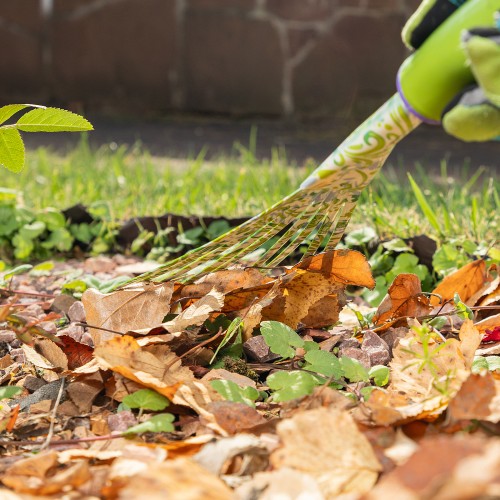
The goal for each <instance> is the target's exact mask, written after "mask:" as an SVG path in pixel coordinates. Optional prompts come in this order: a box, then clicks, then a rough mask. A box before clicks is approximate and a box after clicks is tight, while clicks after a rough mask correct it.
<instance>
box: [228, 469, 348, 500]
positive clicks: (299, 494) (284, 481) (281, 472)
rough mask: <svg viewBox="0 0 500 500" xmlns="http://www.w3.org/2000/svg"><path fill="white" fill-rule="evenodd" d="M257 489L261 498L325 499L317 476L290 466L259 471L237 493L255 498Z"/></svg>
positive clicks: (260, 499)
mask: <svg viewBox="0 0 500 500" xmlns="http://www.w3.org/2000/svg"><path fill="white" fill-rule="evenodd" d="M257 491H258V492H259V493H258V495H259V497H258V498H259V500H276V499H283V500H285V499H286V500H288V499H298V500H299V499H307V500H325V496H324V495H323V493H322V492H321V489H320V487H319V486H318V481H317V480H316V478H314V477H313V476H312V475H311V474H305V473H304V472H299V471H297V470H295V469H291V468H290V467H282V468H281V469H278V470H274V471H272V472H258V473H257V474H254V475H253V476H252V478H251V479H250V480H249V481H246V482H244V483H243V484H242V485H241V486H240V487H239V488H237V489H236V491H235V493H236V497H237V498H239V499H251V498H255V492H257ZM354 498H357V497H354Z"/></svg>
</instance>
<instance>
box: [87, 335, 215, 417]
mask: <svg viewBox="0 0 500 500" xmlns="http://www.w3.org/2000/svg"><path fill="white" fill-rule="evenodd" d="M94 356H95V358H96V359H97V361H98V362H99V365H100V366H101V367H102V368H103V369H109V370H112V371H114V372H117V373H119V374H121V375H123V376H124V377H125V378H127V379H130V380H133V381H134V382H137V383H138V384H141V385H143V386H146V387H149V388H151V389H154V390H155V391H157V392H159V393H160V394H163V395H164V396H166V397H167V398H169V399H170V400H172V401H173V402H174V403H176V404H181V405H187V406H190V407H191V408H193V409H194V410H195V411H197V412H198V413H200V414H203V415H205V414H207V415H208V414H209V413H208V412H206V410H205V408H206V406H207V405H208V404H209V403H211V402H212V401H217V400H219V399H221V396H219V394H218V393H217V392H215V391H214V390H213V389H212V388H211V387H210V386H208V385H205V384H204V383H203V382H201V381H199V380H195V378H194V375H193V373H192V372H191V370H190V369H189V368H187V367H185V366H183V365H182V361H181V359H180V358H179V357H178V356H177V355H176V354H175V353H173V352H171V351H170V350H169V348H168V346H165V345H154V346H147V347H141V346H140V345H139V344H138V343H137V341H136V340H135V339H134V338H133V337H130V336H129V335H125V336H123V337H116V338H113V339H111V340H108V341H107V342H105V343H104V344H102V345H101V346H98V347H97V348H96V350H95V352H94Z"/></svg>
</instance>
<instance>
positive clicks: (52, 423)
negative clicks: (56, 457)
mask: <svg viewBox="0 0 500 500" xmlns="http://www.w3.org/2000/svg"><path fill="white" fill-rule="evenodd" d="M65 386H66V377H62V379H61V387H59V392H58V393H57V399H56V402H55V404H54V409H53V410H52V414H51V416H50V426H49V433H48V434H47V437H46V439H45V441H44V443H43V444H42V446H40V450H39V451H42V450H44V449H45V448H48V447H49V446H50V441H51V440H52V436H53V435H54V427H55V425H56V417H57V409H58V408H59V403H60V402H61V398H62V395H63V392H64V388H65Z"/></svg>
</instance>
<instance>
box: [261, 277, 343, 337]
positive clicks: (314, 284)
mask: <svg viewBox="0 0 500 500" xmlns="http://www.w3.org/2000/svg"><path fill="white" fill-rule="evenodd" d="M292 276H293V278H292V279H291V280H290V281H288V282H287V283H286V284H284V285H282V286H280V294H279V295H278V297H277V298H275V299H274V300H273V301H272V303H271V304H270V305H269V306H267V307H265V308H264V309H263V310H262V317H263V319H264V320H274V321H280V322H281V323H285V324H286V325H288V326H289V327H290V328H293V329H295V328H297V326H298V324H299V322H300V323H304V318H306V317H307V316H308V314H309V310H310V309H311V308H313V307H314V306H317V304H318V302H320V301H321V300H323V299H324V298H325V297H327V296H330V297H331V303H330V306H332V305H333V307H331V309H330V311H329V312H330V314H329V315H328V317H322V318H320V319H319V318H318V317H317V315H315V316H313V314H312V313H311V317H312V318H315V319H316V320H317V321H318V322H319V324H314V323H313V324H305V326H309V327H313V326H314V327H319V326H324V324H325V321H326V324H332V323H335V322H336V321H337V319H338V314H339V311H340V310H341V309H342V307H344V305H345V302H346V300H345V295H344V292H343V290H344V286H343V285H341V284H339V283H337V282H335V281H333V282H332V281H331V280H330V279H328V278H325V277H324V276H323V275H321V274H319V273H316V272H309V271H304V270H302V269H297V270H296V271H295V273H294V274H293V275H292Z"/></svg>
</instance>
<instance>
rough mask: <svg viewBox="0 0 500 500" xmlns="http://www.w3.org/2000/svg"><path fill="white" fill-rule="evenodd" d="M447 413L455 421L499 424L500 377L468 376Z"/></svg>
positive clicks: (486, 375)
mask: <svg viewBox="0 0 500 500" xmlns="http://www.w3.org/2000/svg"><path fill="white" fill-rule="evenodd" d="M448 411H449V412H450V415H451V416H452V418H454V419H456V420H472V419H476V420H487V421H488V422H493V423H495V424H496V423H497V422H500V375H497V374H494V373H491V372H486V373H483V374H476V375H470V376H469V378H468V379H467V380H466V381H465V382H464V383H463V384H462V387H461V388H460V390H459V391H458V393H457V395H456V396H455V397H454V398H453V400H452V401H451V403H450V405H449V407H448Z"/></svg>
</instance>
